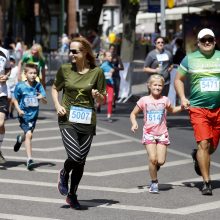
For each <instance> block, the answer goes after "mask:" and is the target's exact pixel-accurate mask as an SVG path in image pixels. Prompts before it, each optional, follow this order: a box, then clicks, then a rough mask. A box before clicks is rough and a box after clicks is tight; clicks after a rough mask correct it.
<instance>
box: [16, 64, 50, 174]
mask: <svg viewBox="0 0 220 220" xmlns="http://www.w3.org/2000/svg"><path fill="white" fill-rule="evenodd" d="M24 72H25V76H26V77H27V80H25V81H22V82H19V83H18V84H17V85H16V87H15V91H14V98H13V102H14V105H15V108H16V110H17V111H18V116H19V117H18V119H19V123H20V127H21V129H22V130H23V131H24V134H23V135H18V136H17V142H16V144H15V145H14V151H15V152H17V151H18V150H19V149H20V147H21V145H22V142H23V141H24V142H25V148H26V153H27V169H28V170H32V169H33V165H34V161H33V159H32V143H31V140H32V134H33V131H34V128H35V125H36V121H37V118H38V113H39V100H41V101H42V103H43V104H46V103H47V100H46V92H45V90H44V88H43V86H42V84H41V83H39V82H37V81H36V78H37V75H38V67H37V66H36V65H35V64H33V63H27V64H26V66H25V68H24Z"/></svg>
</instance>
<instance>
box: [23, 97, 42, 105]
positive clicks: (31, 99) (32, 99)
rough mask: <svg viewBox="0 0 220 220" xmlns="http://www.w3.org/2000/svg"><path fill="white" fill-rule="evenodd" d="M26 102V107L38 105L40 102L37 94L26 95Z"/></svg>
mask: <svg viewBox="0 0 220 220" xmlns="http://www.w3.org/2000/svg"><path fill="white" fill-rule="evenodd" d="M24 103H25V106H26V107H37V106H39V102H38V99H37V97H36V96H26V97H25V98H24Z"/></svg>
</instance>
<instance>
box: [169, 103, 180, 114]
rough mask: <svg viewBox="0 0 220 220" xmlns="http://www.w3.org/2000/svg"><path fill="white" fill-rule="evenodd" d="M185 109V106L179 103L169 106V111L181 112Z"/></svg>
mask: <svg viewBox="0 0 220 220" xmlns="http://www.w3.org/2000/svg"><path fill="white" fill-rule="evenodd" d="M182 110H183V107H182V106H181V105H179V106H175V107H174V106H169V107H168V108H167V111H168V112H171V113H174V114H175V113H178V112H181V111H182Z"/></svg>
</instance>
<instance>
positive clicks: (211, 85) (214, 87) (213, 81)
mask: <svg viewBox="0 0 220 220" xmlns="http://www.w3.org/2000/svg"><path fill="white" fill-rule="evenodd" d="M219 84H220V83H219V79H218V78H217V77H204V78H201V79H200V90H201V92H218V91H220V90H219V88H220V86H219Z"/></svg>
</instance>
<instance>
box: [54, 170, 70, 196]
mask: <svg viewBox="0 0 220 220" xmlns="http://www.w3.org/2000/svg"><path fill="white" fill-rule="evenodd" d="M68 180H69V175H64V170H63V169H62V170H60V172H59V175H58V187H57V188H58V190H59V192H60V194H61V195H63V196H66V195H67V194H68Z"/></svg>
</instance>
